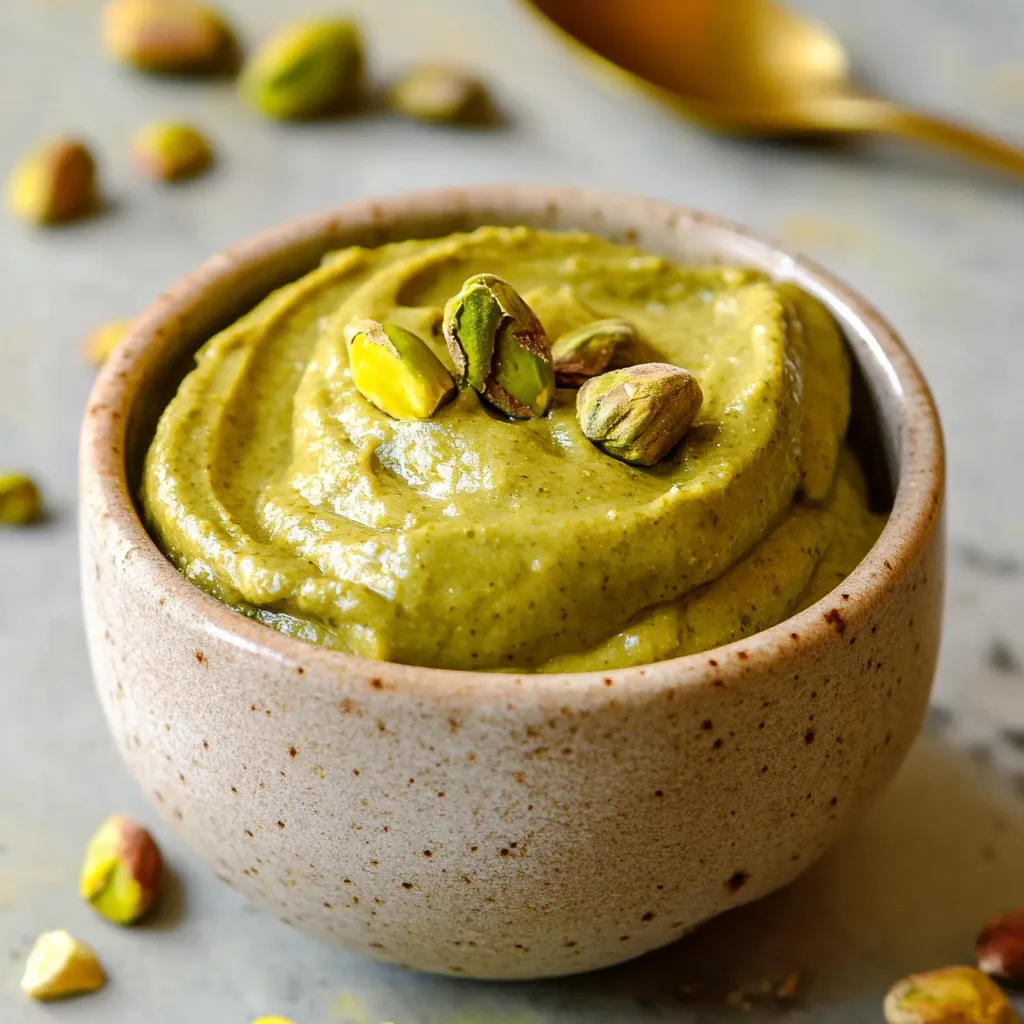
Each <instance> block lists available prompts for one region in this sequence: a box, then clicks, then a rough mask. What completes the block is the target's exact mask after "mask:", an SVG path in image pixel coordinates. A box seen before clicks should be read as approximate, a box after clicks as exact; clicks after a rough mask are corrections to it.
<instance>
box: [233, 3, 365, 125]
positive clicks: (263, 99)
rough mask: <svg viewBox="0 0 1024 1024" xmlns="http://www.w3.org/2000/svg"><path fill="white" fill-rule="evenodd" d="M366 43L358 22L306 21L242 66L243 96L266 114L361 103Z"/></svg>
mask: <svg viewBox="0 0 1024 1024" xmlns="http://www.w3.org/2000/svg"><path fill="white" fill-rule="evenodd" d="M363 65H364V58H363V42H362V37H361V36H360V33H359V29H358V28H357V26H356V25H355V23H354V22H351V21H348V20H345V19H341V18H337V19H323V20H309V21H300V22H297V23H296V24H294V25H290V26H288V27H287V28H284V29H282V30H281V31H280V32H278V33H277V34H276V35H274V36H272V37H271V38H270V39H268V40H267V41H266V42H265V43H264V44H263V46H262V47H260V49H259V50H258V51H257V52H256V53H255V54H254V55H253V56H252V58H251V59H250V60H249V62H248V63H247V64H246V66H245V68H244V69H243V71H242V78H241V82H240V83H239V88H240V89H241V92H242V96H243V97H244V98H245V99H246V100H247V101H248V102H249V103H250V104H251V105H252V106H253V107H254V108H255V109H256V110H258V111H259V112H260V113H261V114H263V115H265V116H266V117H273V118H278V119H281V120H291V119H296V118H304V117H315V116H316V115H318V114H325V113H328V112H330V111H333V110H339V109H344V108H346V107H351V106H354V105H355V102H356V100H357V99H358V98H359V95H360V93H361V92H362V88H363Z"/></svg>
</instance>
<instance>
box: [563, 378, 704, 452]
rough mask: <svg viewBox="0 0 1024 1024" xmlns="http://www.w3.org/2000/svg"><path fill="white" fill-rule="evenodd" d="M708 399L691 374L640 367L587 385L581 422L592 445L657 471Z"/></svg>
mask: <svg viewBox="0 0 1024 1024" xmlns="http://www.w3.org/2000/svg"><path fill="white" fill-rule="evenodd" d="M703 401H704V396H703V394H702V393H701V390H700V385H699V384H698V383H697V381H696V379H695V378H694V377H693V375H692V374H691V373H689V372H688V371H687V370H684V369H682V368H681V367H679V366H672V365H671V364H669V363H639V364H637V365H636V366H627V367H626V368H625V369H622V370H611V371H609V372H608V373H603V374H601V376H599V377H594V378H592V379H591V380H588V381H587V382H586V383H585V384H584V385H583V387H581V388H580V390H579V392H578V393H577V395H576V418H577V420H579V424H580V427H581V428H582V430H583V433H584V434H585V435H586V437H587V438H588V440H590V441H593V442H594V444H596V445H597V446H598V448H600V449H601V450H602V451H604V452H606V453H607V454H608V455H611V456H612V457H613V458H616V459H620V460H621V461H623V462H629V463H631V464H633V465H635V466H653V465H654V464H655V463H656V462H660V461H661V460H662V459H663V458H664V457H665V456H666V455H668V453H669V452H670V451H672V449H673V448H675V446H676V445H677V444H678V443H679V442H680V441H681V440H682V438H683V435H684V434H685V433H686V431H687V428H688V427H689V426H690V424H691V423H692V422H693V420H694V418H695V417H696V415H697V413H698V412H700V407H701V405H702V404H703Z"/></svg>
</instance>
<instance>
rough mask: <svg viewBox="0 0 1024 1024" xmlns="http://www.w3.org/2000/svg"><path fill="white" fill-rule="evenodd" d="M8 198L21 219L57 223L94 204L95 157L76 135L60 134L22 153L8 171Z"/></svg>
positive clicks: (86, 212)
mask: <svg viewBox="0 0 1024 1024" xmlns="http://www.w3.org/2000/svg"><path fill="white" fill-rule="evenodd" d="M7 202H8V205H9V206H10V208H11V210H12V211H13V212H14V213H15V214H16V215H17V216H18V217H20V218H21V219H22V220H25V221H29V222H31V223H33V224H59V223H63V222H64V221H69V220H74V219H75V218H77V217H83V216H85V215H86V214H88V213H91V212H92V211H93V210H94V209H95V208H96V161H95V159H94V158H93V155H92V153H91V152H90V150H89V147H88V146H86V145H85V143H84V142H82V141H81V140H79V139H75V138H71V137H61V138H57V139H53V140H52V141H50V142H47V143H45V144H43V145H42V146H39V147H38V148H37V149H34V150H32V152H30V153H28V154H27V155H26V156H24V157H23V158H22V159H21V160H20V161H19V162H18V164H17V165H16V166H15V168H14V170H13V171H12V172H11V178H10V182H9V184H8V192H7Z"/></svg>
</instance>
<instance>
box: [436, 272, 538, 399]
mask: <svg viewBox="0 0 1024 1024" xmlns="http://www.w3.org/2000/svg"><path fill="white" fill-rule="evenodd" d="M444 336H445V341H446V342H447V344H448V351H449V353H450V354H451V357H452V362H453V363H454V364H455V375H456V378H457V379H458V381H459V383H460V384H461V383H466V384H468V385H469V386H470V387H471V388H472V389H473V390H474V391H476V392H477V394H479V395H480V396H481V397H482V398H484V399H486V401H488V402H489V403H490V404H491V405H493V406H494V407H495V408H496V409H500V410H501V411H502V412H504V413H506V414H507V415H509V416H515V417H517V418H518V419H532V418H533V417H536V416H543V415H544V414H545V413H546V412H547V411H548V409H550V408H551V402H552V400H553V399H554V396H555V370H554V366H553V365H552V362H551V343H550V342H549V341H548V336H547V334H546V333H545V331H544V327H543V325H542V324H541V322H540V320H538V319H537V316H536V314H535V313H534V312H533V310H532V309H530V307H529V306H528V305H527V304H526V302H525V301H523V298H522V297H521V296H520V295H519V293H518V292H517V291H516V290H515V289H514V288H513V287H512V286H511V285H510V284H509V283H508V282H507V281H503V280H502V279H501V278H500V277H497V276H496V275H494V274H477V275H475V276H474V277H471V278H469V279H468V280H467V281H466V282H465V283H464V284H463V286H462V289H461V290H460V291H459V293H458V295H454V296H452V298H450V299H449V300H448V303H447V305H446V306H445V310H444Z"/></svg>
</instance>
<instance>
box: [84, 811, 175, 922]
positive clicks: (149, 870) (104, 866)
mask: <svg viewBox="0 0 1024 1024" xmlns="http://www.w3.org/2000/svg"><path fill="white" fill-rule="evenodd" d="M162 875H163V857H162V856H161V855H160V849H159V847H158V846H157V845H156V841H155V840H154V839H153V837H152V836H151V835H150V834H149V832H147V831H146V829H144V828H143V827H142V826H141V825H138V824H136V823H135V822H134V821H132V820H131V818H127V817H125V816H124V815H121V814H116V815H114V816H113V817H111V818H108V819H107V820H106V821H105V822H104V823H103V825H102V827H101V828H100V830H99V831H98V832H97V833H96V834H95V835H94V836H93V837H92V839H91V840H90V842H89V845H88V847H87V848H86V851H85V861H84V863H83V864H82V874H81V878H80V880H79V890H80V892H81V894H82V897H83V898H84V899H87V900H88V901H89V902H90V903H91V904H92V905H93V907H95V909H96V910H97V911H99V913H101V914H102V915H103V916H104V917H105V918H106V919H107V920H108V921H113V922H114V924H120V925H129V924H134V923H135V922H136V921H138V920H139V918H140V917H142V915H143V914H145V913H146V911H147V910H149V908H150V907H151V906H152V905H153V901H154V900H155V899H156V894H157V891H158V889H159V887H160V879H161V876H162Z"/></svg>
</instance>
